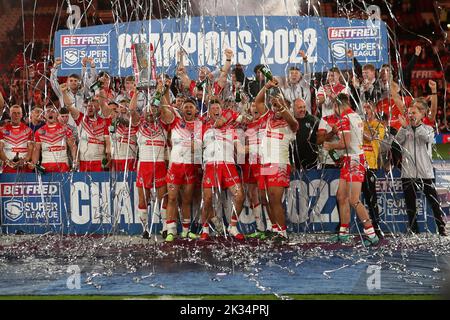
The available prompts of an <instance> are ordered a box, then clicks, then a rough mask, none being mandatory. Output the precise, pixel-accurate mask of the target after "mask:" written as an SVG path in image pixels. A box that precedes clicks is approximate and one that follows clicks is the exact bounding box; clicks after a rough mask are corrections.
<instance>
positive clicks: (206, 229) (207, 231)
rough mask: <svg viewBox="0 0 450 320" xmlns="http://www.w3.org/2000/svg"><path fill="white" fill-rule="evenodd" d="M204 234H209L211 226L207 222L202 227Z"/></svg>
mask: <svg viewBox="0 0 450 320" xmlns="http://www.w3.org/2000/svg"><path fill="white" fill-rule="evenodd" d="M202 233H207V234H209V225H208V223H207V222H205V223H204V224H203V227H202Z"/></svg>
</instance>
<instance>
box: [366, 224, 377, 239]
mask: <svg viewBox="0 0 450 320" xmlns="http://www.w3.org/2000/svg"><path fill="white" fill-rule="evenodd" d="M364 233H365V234H366V236H368V237H369V238H373V237H375V236H376V233H375V230H374V229H373V226H371V225H370V226H368V227H364Z"/></svg>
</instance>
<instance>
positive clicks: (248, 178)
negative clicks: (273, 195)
mask: <svg viewBox="0 0 450 320" xmlns="http://www.w3.org/2000/svg"><path fill="white" fill-rule="evenodd" d="M241 168H242V179H243V180H244V183H249V184H256V183H258V179H259V175H260V171H261V165H260V164H259V163H255V164H249V163H244V164H243V165H242V166H241Z"/></svg>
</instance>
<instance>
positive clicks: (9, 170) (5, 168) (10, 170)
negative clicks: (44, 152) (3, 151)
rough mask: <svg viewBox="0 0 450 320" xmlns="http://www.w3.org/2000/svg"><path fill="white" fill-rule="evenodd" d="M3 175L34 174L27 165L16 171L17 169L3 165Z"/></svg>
mask: <svg viewBox="0 0 450 320" xmlns="http://www.w3.org/2000/svg"><path fill="white" fill-rule="evenodd" d="M2 172H3V173H32V172H34V171H33V170H31V169H30V168H28V165H25V166H24V167H22V168H20V169H19V170H17V168H11V167H10V166H7V165H4V166H3V171H2Z"/></svg>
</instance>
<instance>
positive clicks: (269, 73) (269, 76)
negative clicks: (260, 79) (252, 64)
mask: <svg viewBox="0 0 450 320" xmlns="http://www.w3.org/2000/svg"><path fill="white" fill-rule="evenodd" d="M260 71H261V73H262V74H263V75H264V76H265V77H266V79H267V80H268V81H271V80H273V75H272V71H270V68H269V66H267V65H264V67H262V68H261V69H260Z"/></svg>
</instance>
